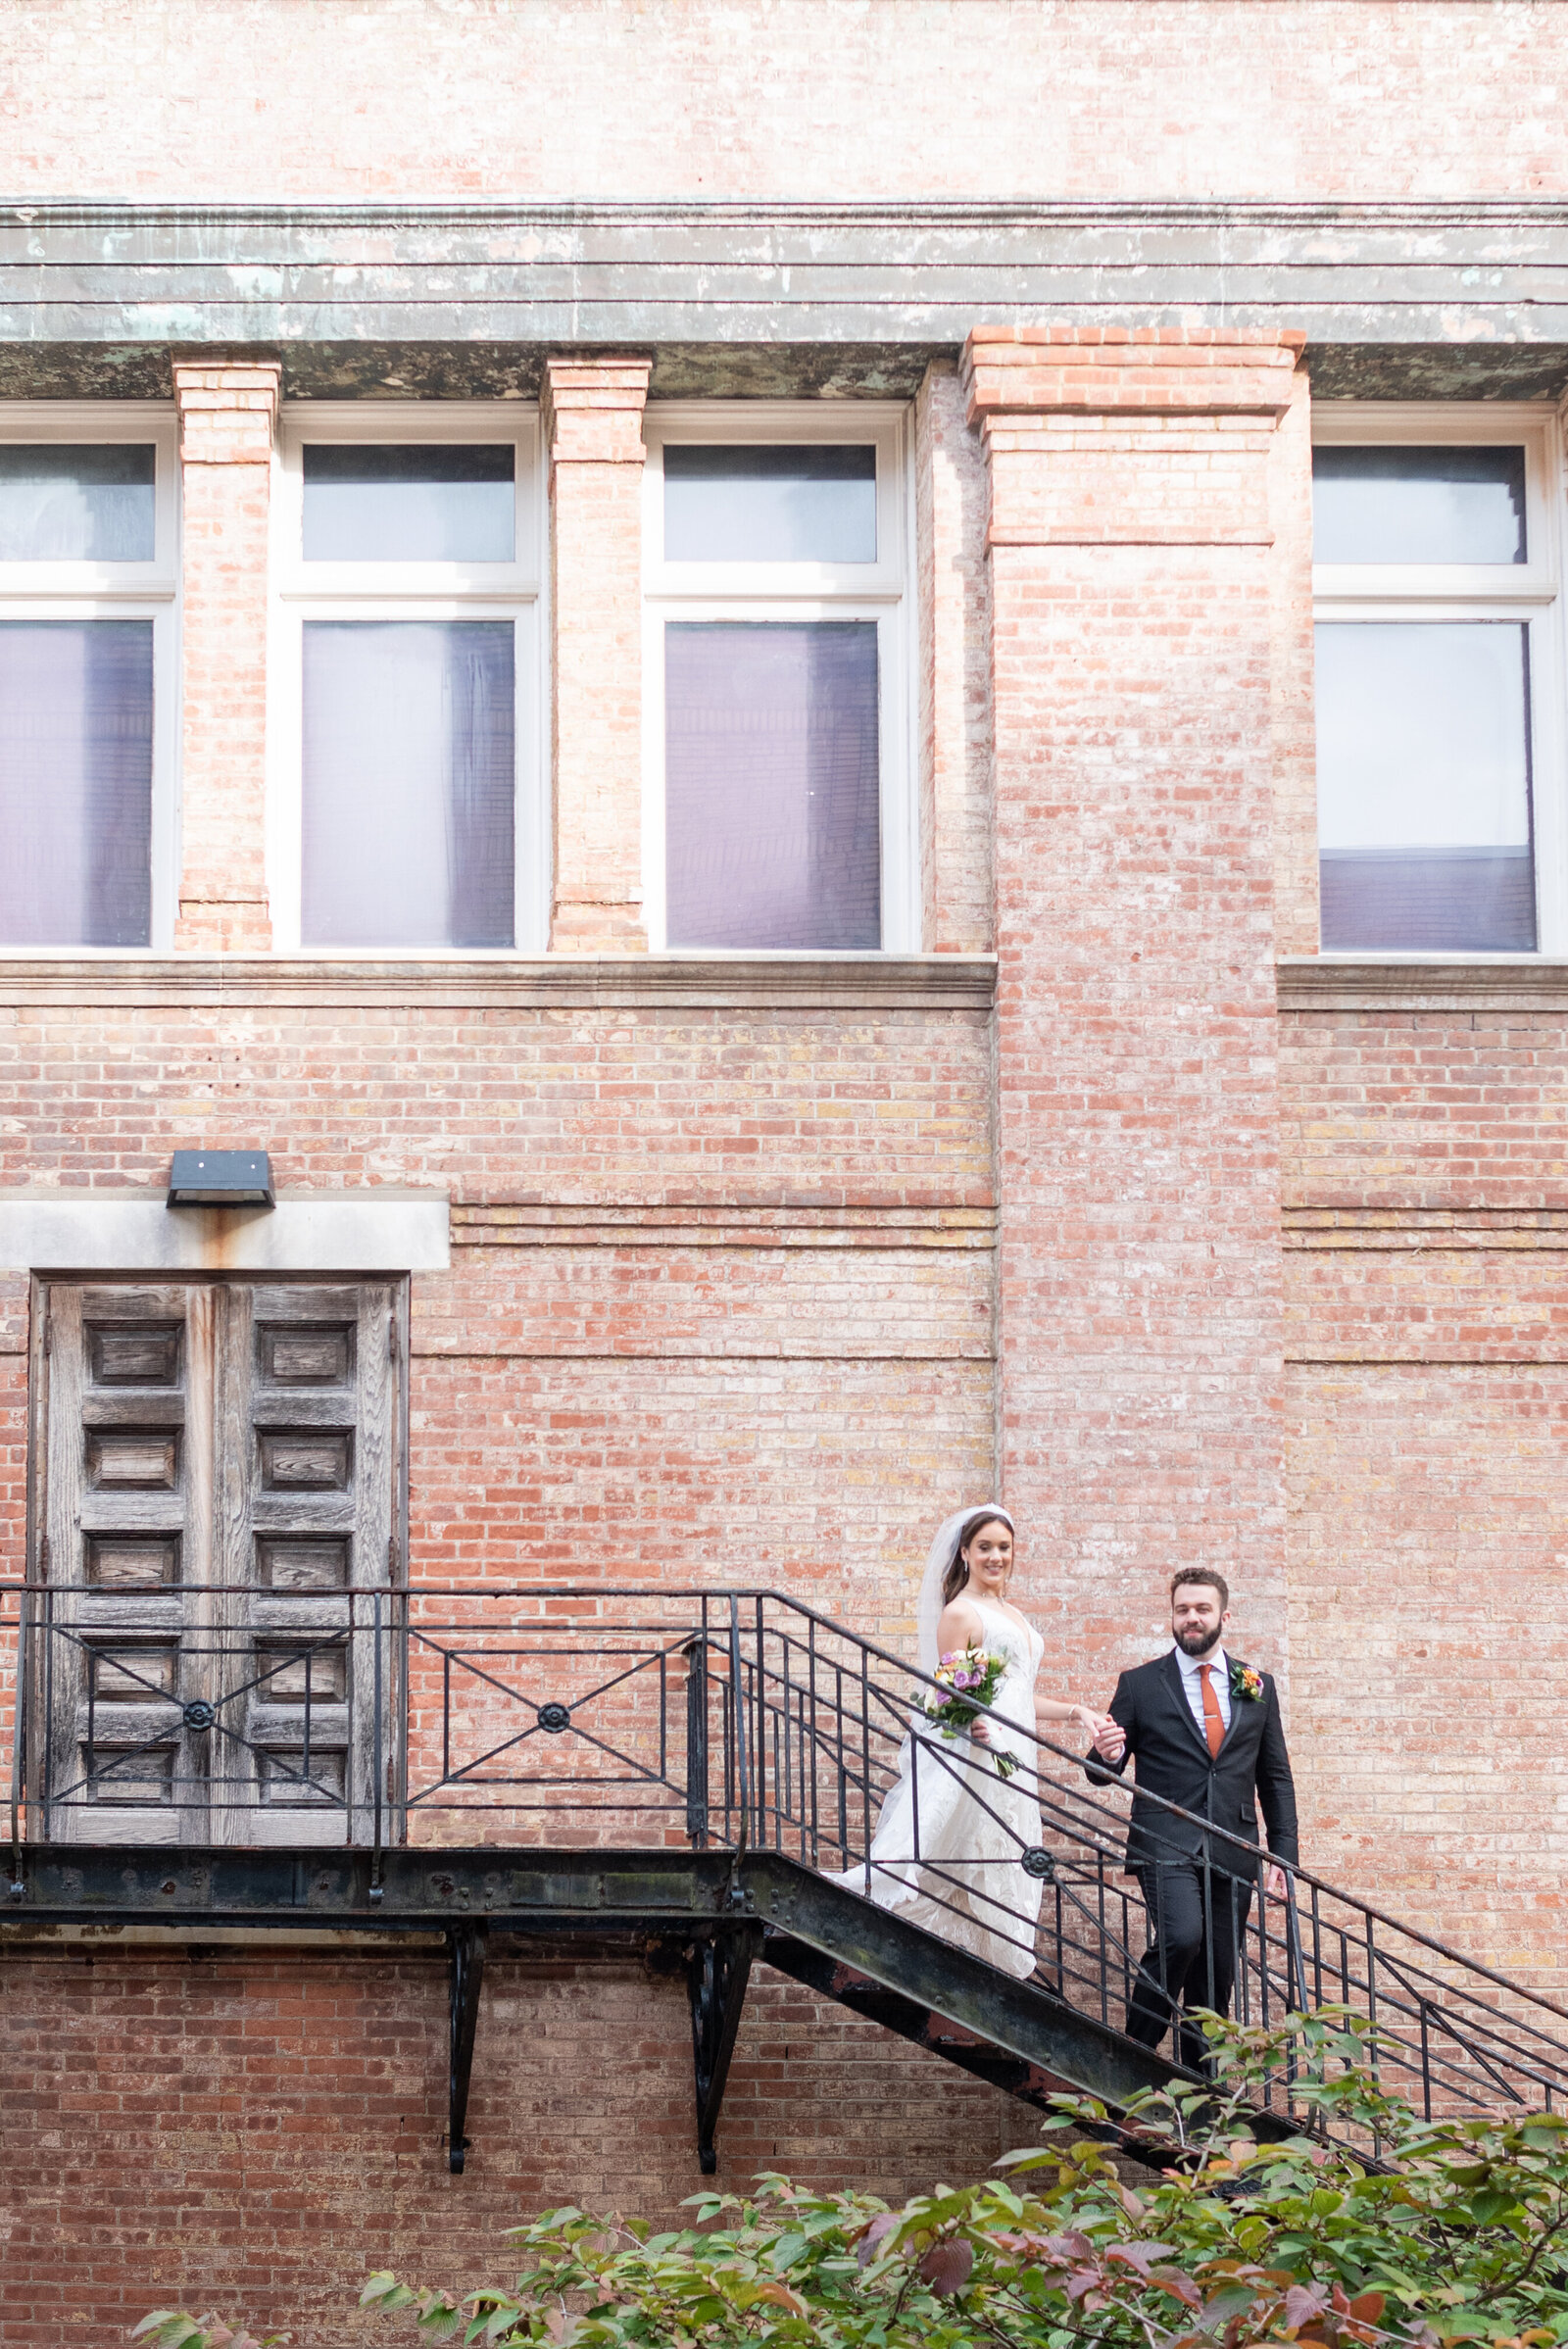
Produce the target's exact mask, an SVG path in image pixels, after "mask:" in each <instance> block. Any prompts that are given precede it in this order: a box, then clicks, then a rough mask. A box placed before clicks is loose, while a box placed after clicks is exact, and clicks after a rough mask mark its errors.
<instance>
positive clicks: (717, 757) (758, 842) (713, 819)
mask: <svg viewBox="0 0 1568 2349" xmlns="http://www.w3.org/2000/svg"><path fill="white" fill-rule="evenodd" d="M664 708H665V767H664V775H665V780H664V804H665V901H666V929H667V932H668V939H669V944H670V945H671V946H677V947H681V946H686V947H702V946H711V947H742V948H745V947H757V948H760V947H806V948H809V947H816V948H822V949H827V950H832V949H835V948H853V947H876V946H880V944H881V942H882V924H881V898H882V887H881V880H882V874H881V866H882V858H881V832H880V820H879V812H878V798H879V793H878V743H877V641H876V625H875V622H874V621H869V620H817V621H806V622H799V623H797V622H793V621H792V622H775V621H760V622H754V621H727V620H725V621H717V622H690V621H680V622H675V623H672V624H671V625H669V626H668V627H666V629H665V631H664Z"/></svg>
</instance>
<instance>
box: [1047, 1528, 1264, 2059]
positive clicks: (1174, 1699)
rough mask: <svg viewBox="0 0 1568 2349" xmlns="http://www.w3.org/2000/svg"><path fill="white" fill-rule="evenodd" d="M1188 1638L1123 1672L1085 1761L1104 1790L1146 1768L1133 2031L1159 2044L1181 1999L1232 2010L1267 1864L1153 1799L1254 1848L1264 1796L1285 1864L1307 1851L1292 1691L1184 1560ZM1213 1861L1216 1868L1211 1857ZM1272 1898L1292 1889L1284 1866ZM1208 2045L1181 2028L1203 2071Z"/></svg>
mask: <svg viewBox="0 0 1568 2349" xmlns="http://www.w3.org/2000/svg"><path fill="white" fill-rule="evenodd" d="M1170 1615H1171V1626H1170V1627H1171V1632H1172V1634H1173V1636H1174V1639H1175V1645H1174V1646H1173V1647H1172V1648H1171V1649H1170V1650H1169V1651H1168V1653H1166V1654H1165V1655H1162V1656H1157V1657H1156V1658H1155V1659H1154V1661H1153V1662H1152V1664H1140V1665H1139V1666H1138V1667H1137V1668H1136V1670H1134V1671H1132V1672H1124V1673H1123V1674H1122V1676H1121V1678H1120V1680H1119V1681H1118V1682H1117V1683H1116V1693H1115V1695H1114V1696H1113V1697H1112V1698H1111V1700H1110V1720H1109V1722H1108V1723H1107V1724H1106V1726H1105V1727H1104V1728H1103V1730H1102V1731H1101V1733H1100V1735H1099V1736H1098V1737H1096V1739H1095V1754H1096V1755H1097V1756H1098V1757H1099V1760H1098V1761H1096V1760H1086V1762H1085V1765H1084V1767H1085V1768H1086V1770H1087V1771H1088V1773H1089V1776H1090V1777H1091V1779H1093V1780H1094V1781H1095V1782H1096V1784H1097V1785H1100V1786H1103V1785H1104V1783H1105V1779H1106V1776H1107V1773H1106V1771H1105V1770H1104V1769H1103V1768H1102V1767H1101V1764H1102V1763H1104V1764H1108V1765H1109V1768H1110V1769H1111V1770H1114V1771H1116V1772H1118V1773H1119V1772H1121V1771H1122V1770H1124V1769H1125V1768H1126V1766H1127V1763H1128V1761H1129V1760H1130V1759H1132V1760H1136V1763H1137V1785H1138V1790H1137V1792H1136V1794H1135V1795H1134V1797H1133V1811H1132V1818H1131V1820H1130V1821H1129V1823H1128V1833H1127V1866H1128V1869H1129V1871H1130V1872H1131V1873H1132V1874H1133V1875H1135V1876H1136V1877H1137V1879H1138V1882H1139V1884H1140V1885H1141V1887H1142V1889H1143V1895H1144V1906H1145V1908H1146V1909H1147V1910H1148V1912H1149V1931H1150V1935H1151V1938H1150V1945H1149V1949H1148V1951H1147V1953H1146V1955H1145V1957H1144V1962H1143V1964H1142V1966H1141V1967H1140V1968H1139V1972H1138V1980H1137V1982H1136V1983H1135V1984H1134V1986H1133V1995H1132V2002H1131V2004H1130V2006H1129V2007H1128V2010H1127V2031H1128V2035H1129V2037H1131V2038H1134V2039H1141V2040H1142V2041H1143V2043H1144V2045H1145V2046H1146V2047H1157V2046H1158V2045H1159V2042H1160V2040H1161V2039H1162V2038H1163V2037H1164V2035H1165V2031H1166V2030H1167V2028H1168V2027H1169V2026H1170V2025H1171V2023H1172V2022H1173V2020H1174V2019H1175V2016H1176V2010H1177V2007H1178V2005H1181V2006H1184V2007H1185V2008H1186V2010H1187V2011H1188V2012H1191V2010H1192V2009H1193V2008H1194V2007H1212V2008H1213V2009H1214V2011H1215V2012H1216V2013H1217V2014H1221V2015H1223V2014H1227V2013H1228V2012H1229V2010H1230V2001H1231V1990H1232V1987H1233V1985H1234V1983H1235V1980H1236V1968H1237V1962H1238V1959H1239V1956H1240V1952H1241V1946H1242V1940H1243V1936H1244V1934H1245V1933H1246V1931H1247V1915H1248V1911H1249V1909H1250V1907H1251V1903H1252V1886H1253V1884H1254V1883H1255V1882H1256V1879H1257V1862H1256V1861H1255V1860H1254V1859H1252V1858H1251V1857H1250V1854H1248V1853H1247V1852H1245V1851H1242V1850H1239V1849H1238V1848H1237V1846H1236V1845H1235V1844H1234V1843H1225V1842H1222V1841H1220V1840H1219V1839H1218V1838H1217V1837H1214V1836H1210V1835H1205V1834H1204V1833H1203V1830H1202V1829H1201V1827H1200V1826H1198V1824H1197V1823H1196V1821H1192V1820H1187V1819H1178V1818H1173V1817H1172V1816H1171V1814H1170V1813H1169V1812H1168V1811H1163V1810H1161V1809H1160V1807H1159V1805H1158V1804H1157V1803H1154V1802H1151V1801H1149V1800H1148V1799H1147V1797H1148V1796H1149V1795H1151V1794H1156V1795H1163V1796H1164V1797H1165V1799H1166V1801H1167V1802H1174V1803H1179V1804H1180V1805H1181V1807H1182V1809H1183V1810H1184V1811H1196V1812H1197V1813H1198V1815H1199V1818H1201V1819H1206V1820H1208V1821H1209V1822H1210V1824H1211V1825H1213V1826H1215V1827H1222V1828H1227V1829H1228V1830H1229V1831H1230V1833H1231V1834H1232V1835H1239V1836H1241V1837H1242V1838H1243V1840H1244V1841H1245V1842H1247V1843H1250V1844H1252V1845H1254V1846H1255V1844H1256V1842H1257V1816H1256V1812H1255V1811H1254V1809H1253V1801H1254V1797H1255V1799H1256V1800H1257V1801H1258V1802H1260V1803H1261V1804H1262V1806H1263V1818H1264V1822H1265V1824H1266V1826H1267V1828H1268V1847H1269V1850H1270V1852H1271V1853H1272V1855H1273V1858H1274V1860H1275V1861H1276V1862H1278V1861H1280V1860H1289V1861H1291V1862H1292V1863H1294V1862H1295V1861H1296V1859H1297V1857H1298V1852H1297V1838H1296V1787H1295V1785H1294V1783H1293V1781H1292V1778H1291V1763H1290V1756H1289V1755H1288V1754H1287V1752H1286V1750H1285V1732H1284V1730H1283V1728H1282V1727H1281V1724H1280V1701H1279V1693H1278V1691H1277V1689H1276V1688H1275V1686H1274V1683H1273V1681H1272V1679H1271V1678H1270V1677H1269V1675H1268V1674H1267V1673H1266V1672H1258V1671H1256V1670H1255V1669H1254V1668H1253V1667H1252V1666H1251V1665H1249V1664H1243V1663H1241V1662H1239V1661H1238V1660H1237V1659H1236V1658H1235V1657H1233V1656H1228V1655H1227V1654H1226V1652H1225V1649H1224V1647H1223V1645H1222V1641H1223V1639H1224V1636H1225V1632H1226V1628H1227V1626H1228V1625H1229V1623H1230V1619H1231V1618H1230V1591H1229V1590H1228V1588H1227V1586H1226V1582H1225V1578H1224V1576H1223V1575H1222V1574H1216V1573H1215V1572H1214V1570H1213V1568H1212V1567H1210V1566H1197V1567H1193V1568H1190V1569H1184V1570H1183V1571H1182V1572H1181V1573H1179V1574H1177V1575H1176V1576H1175V1577H1174V1578H1173V1580H1172V1582H1171V1587H1170ZM1205 1854H1206V1857H1207V1860H1208V1866H1207V1868H1206V1869H1205V1867H1204V1865H1203V1861H1204V1857H1205ZM1265 1882H1266V1885H1267V1890H1268V1893H1269V1896H1270V1897H1271V1898H1273V1899H1281V1898H1283V1897H1284V1893H1285V1876H1284V1872H1283V1870H1282V1869H1281V1868H1279V1867H1278V1866H1277V1865H1276V1866H1272V1867H1270V1868H1269V1870H1268V1872H1267V1876H1266V1880H1265ZM1207 2052H1208V2049H1207V2042H1206V2040H1205V2039H1204V2037H1203V2034H1202V2032H1201V2030H1200V2029H1199V2028H1198V2027H1197V2025H1195V2024H1191V2023H1186V2022H1182V2023H1180V2024H1179V2025H1178V2028H1177V2031H1176V2046H1175V2053H1176V2060H1177V2062H1178V2063H1182V2064H1188V2065H1191V2066H1192V2067H1193V2069H1194V2070H1198V2069H1200V2068H1201V2066H1202V2064H1203V2062H1204V2059H1205V2057H1206V2055H1207Z"/></svg>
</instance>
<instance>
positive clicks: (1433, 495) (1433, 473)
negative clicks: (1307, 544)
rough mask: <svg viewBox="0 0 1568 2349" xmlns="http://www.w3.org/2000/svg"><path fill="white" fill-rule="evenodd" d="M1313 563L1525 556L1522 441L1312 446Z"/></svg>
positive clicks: (1510, 559)
mask: <svg viewBox="0 0 1568 2349" xmlns="http://www.w3.org/2000/svg"><path fill="white" fill-rule="evenodd" d="M1312 556H1313V560H1314V562H1317V563H1523V562H1524V560H1525V453H1524V451H1523V449H1410V448H1398V449H1314V450H1313V452H1312Z"/></svg>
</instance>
